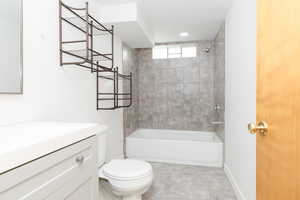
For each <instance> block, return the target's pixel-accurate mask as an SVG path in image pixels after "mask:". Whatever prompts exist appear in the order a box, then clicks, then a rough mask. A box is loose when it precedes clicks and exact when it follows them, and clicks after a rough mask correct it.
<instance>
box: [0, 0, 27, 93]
mask: <svg viewBox="0 0 300 200" xmlns="http://www.w3.org/2000/svg"><path fill="white" fill-rule="evenodd" d="M22 81H23V74H22V0H1V1H0V93H4V94H21V93H22V92H23V91H22V90H23V88H22V85H23V84H22Z"/></svg>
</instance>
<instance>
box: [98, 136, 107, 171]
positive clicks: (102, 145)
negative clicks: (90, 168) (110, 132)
mask: <svg viewBox="0 0 300 200" xmlns="http://www.w3.org/2000/svg"><path fill="white" fill-rule="evenodd" d="M97 154H98V167H101V166H102V165H103V164H104V163H105V158H106V134H104V133H102V134H98V135H97Z"/></svg>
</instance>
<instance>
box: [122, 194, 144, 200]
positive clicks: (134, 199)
mask: <svg viewBox="0 0 300 200" xmlns="http://www.w3.org/2000/svg"><path fill="white" fill-rule="evenodd" d="M122 200H142V196H141V195H132V196H126V197H123V198H122Z"/></svg>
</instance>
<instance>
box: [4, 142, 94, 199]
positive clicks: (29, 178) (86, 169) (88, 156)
mask: <svg viewBox="0 0 300 200" xmlns="http://www.w3.org/2000/svg"><path fill="white" fill-rule="evenodd" d="M80 190H84V191H87V192H86V194H87V195H89V196H87V198H85V199H86V200H91V199H96V197H95V195H96V194H97V193H96V191H97V164H96V137H91V138H88V139H86V140H83V141H81V142H78V143H75V144H73V145H70V146H68V147H65V148H63V149H60V150H58V151H56V152H53V153H51V154H48V155H46V156H44V157H41V158H39V159H37V160H35V161H32V162H30V163H28V164H26V165H23V166H21V167H18V168H16V169H14V170H12V171H9V172H7V173H5V174H3V175H1V176H0V199H1V200H2V199H5V200H17V199H22V200H29V199H30V200H40V199H53V198H52V196H56V200H60V199H66V198H67V197H68V196H72V193H75V192H76V191H80Z"/></svg>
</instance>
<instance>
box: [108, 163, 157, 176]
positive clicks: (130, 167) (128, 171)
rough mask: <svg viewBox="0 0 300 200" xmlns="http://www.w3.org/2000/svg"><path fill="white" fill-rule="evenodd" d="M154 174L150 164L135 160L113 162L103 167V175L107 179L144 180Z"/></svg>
mask: <svg viewBox="0 0 300 200" xmlns="http://www.w3.org/2000/svg"><path fill="white" fill-rule="evenodd" d="M151 172H152V167H151V165H150V164H149V163H147V162H145V161H141V160H134V159H125V160H121V159H117V160H112V161H110V162H109V163H108V164H106V165H105V166H104V167H103V173H104V175H105V176H107V177H111V178H115V179H126V180H128V179H136V178H142V177H145V176H147V175H149V173H151Z"/></svg>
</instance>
